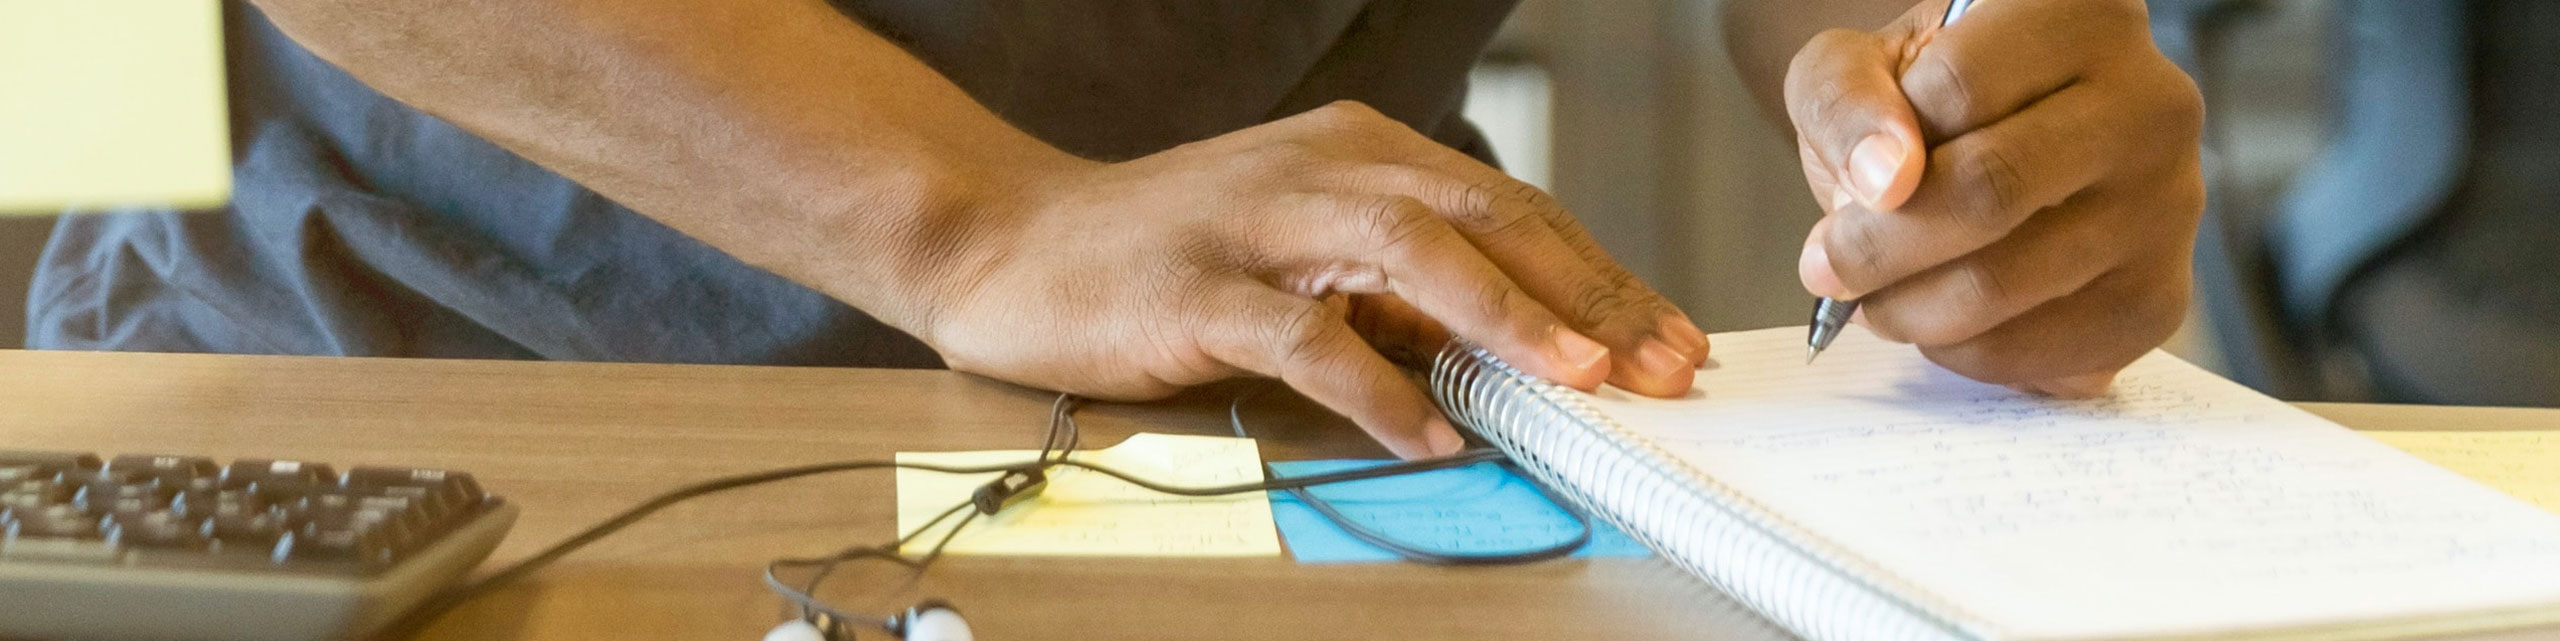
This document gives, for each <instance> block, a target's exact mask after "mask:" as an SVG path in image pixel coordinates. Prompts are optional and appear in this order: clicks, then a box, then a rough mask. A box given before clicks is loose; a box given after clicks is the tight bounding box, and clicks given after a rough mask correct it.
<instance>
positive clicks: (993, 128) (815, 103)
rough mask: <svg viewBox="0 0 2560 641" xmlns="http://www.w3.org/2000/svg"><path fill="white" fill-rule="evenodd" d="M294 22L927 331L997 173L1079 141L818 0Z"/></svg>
mask: <svg viewBox="0 0 2560 641" xmlns="http://www.w3.org/2000/svg"><path fill="white" fill-rule="evenodd" d="M259 5H260V6H261V7H262V8H263V9H264V10H265V11H266V12H267V14H268V16H269V17H270V18H271V19H272V20H274V21H275V22H276V24H277V25H278V26H279V27H281V28H282V29H283V30H284V31H285V32H286V33H287V34H289V35H291V36H292V37H293V38H294V39H295V40H297V41H299V42H300V43H302V44H303V45H304V46H306V47H308V48H310V49H311V50H312V51H314V52H316V53H318V54H319V55H320V56H321V57H323V58H326V59H328V60H330V61H331V62H333V63H336V64H338V65H339V66H342V67H344V68H346V69H347V70H348V71H349V72H351V73H353V74H354V75H355V76H356V77H357V78H359V79H362V80H363V81H365V82H366V83H367V84H369V85H371V86H373V87H374V88H376V89H378V90H381V91H382V92H384V93H385V94H388V95H390V96H392V97H394V98H397V99H399V100H401V101H402V102H405V103H408V104H410V105H413V106H416V107H418V108H420V109H422V110H425V111H427V112H429V113H432V114H435V115H436V116H438V117H441V118H444V119H446V120H448V121H451V122H454V123H455V124H457V125H460V126H462V127H463V128H466V129H469V130H471V131H472V132H473V133H475V134H478V135H480V136H482V137H484V138H487V139H489V140H491V141H494V142H496V143H497V144H499V145H501V146H503V147H506V148H507V149H508V150H510V151H513V152H515V153H518V154H521V155H523V156H525V157H527V158H529V159H532V160H533V161H534V162H537V163H540V164H541V165H543V166H544V167H547V168H549V169H551V170H553V171H556V172H559V173H560V174H562V175H563V176H566V177H568V178H570V179H572V180H575V181H577V182H578V183H579V184H582V185H585V186H587V187H588V188H591V189H594V190H596V191H597V192H599V193H602V194H604V195H605V196H607V197H610V198H612V199H614V200H615V201H616V202H619V203H622V204H623V205H625V206H628V207H631V208H632V209H634V210H636V211H639V212H640V213H642V214H644V215H647V216H650V217H652V218H655V219H657V220H659V221H661V222H664V223H666V224H667V225H668V226H670V227H673V228H675V229H677V230H679V231H682V232H684V233H686V234H688V235H691V236H693V237H695V238H697V239H700V240H702V241H704V242H706V243H709V244H710V245H712V246H714V247H718V248H720V249H722V250H723V251H727V252H729V253H731V254H732V255H735V256H737V257H739V258H740V259H742V260H745V261H747V262H748V263H750V264H754V265H757V266H759V267H762V268H765V269H768V270H772V271H774V272H776V273H778V274H781V275H782V276H784V277H787V278H791V279H793V280H795V281H798V282H801V283H803V284H806V285H809V286H811V287H813V288H816V289H818V290H820V291H823V292H826V293H828V294H830V295H833V296H836V297H838V298H840V299H844V300H846V301H847V302H848V303H852V304H854V305H856V306H860V307H863V308H864V309H865V310H866V311H870V312H872V313H874V314H875V315H879V316H881V317H883V319H884V320H887V321H888V322H890V323H892V324H896V325H899V326H901V327H902V328H905V329H908V330H909V331H916V330H917V329H918V327H917V325H918V324H920V323H924V322H927V321H928V320H929V318H927V316H929V315H930V312H929V311H927V310H928V309H930V307H931V306H930V305H923V304H918V301H916V300H915V299H917V298H920V297H929V296H931V295H932V294H933V293H935V292H947V291H949V290H951V289H952V288H951V287H949V286H948V285H950V283H949V282H948V281H951V280H953V279H965V278H966V277H967V276H966V274H965V271H966V270H955V269H952V266H951V265H950V264H948V263H949V262H950V261H951V260H953V259H954V258H956V256H955V255H954V253H955V252H954V251H952V250H953V248H955V247H958V246H961V245H965V244H969V242H970V239H969V238H967V237H966V236H968V235H969V234H971V233H974V232H972V231H970V230H972V229H980V228H983V227H984V226H982V225H975V224H973V223H972V220H973V219H976V218H980V217H983V216H986V215H988V214H989V212H992V211H997V210H1000V209H1001V208H1002V205H1001V204H1000V203H998V202H993V201H991V200H990V199H991V198H992V196H990V195H991V194H1005V193H1009V192H1011V191H1015V190H1013V189H1010V188H1009V185H1010V184H1011V181H1014V180H1017V179H1018V177H1019V176H1022V175H1027V174H1030V173H1034V172H1032V171H1030V170H1032V169H1034V168H1039V167H1049V166H1065V165H1070V164H1074V163H1080V162H1082V161H1079V160H1077V159H1074V158H1072V157H1070V156H1067V155H1066V154H1064V153H1061V152H1058V151H1056V150H1055V149H1052V148H1050V147H1048V146H1047V145H1045V144H1042V143H1041V142H1039V141H1038V140H1035V139H1033V138H1031V137H1030V136H1028V135H1026V134H1023V133H1021V132H1020V131H1018V130H1016V129H1014V128H1012V127H1011V126H1009V125H1006V124H1005V123H1004V122H1003V121H1002V120H1001V119H999V118H997V117H996V116H995V115H994V114H992V113H990V112H988V111H987V110H986V109H985V108H983V107H981V106H979V105H978V104H977V103H976V102H974V101H973V100H971V99H970V98H969V97H968V96H967V95H966V94H964V93H963V92H962V91H961V90H960V89H959V88H958V87H956V86H954V85H953V84H951V83H950V82H949V81H948V80H946V79H944V78H942V77H941V76H940V75H938V74H936V73H935V72H934V71H933V70H931V69H930V68H928V67H926V66H925V65H924V64H922V63H920V62H919V61H917V60H916V59H915V58H913V57H912V56H910V55H908V54H907V53H906V52H904V51H902V50H900V49H899V48H898V47H896V46H895V45H893V44H891V43H889V42H887V41H886V40H883V39H881V38H879V37H878V36H876V35H874V34H871V33H869V32H868V31H866V30H864V29H863V28H862V27H861V26H860V25H858V24H856V23H854V22H853V21H852V20H849V19H847V18H845V17H844V16H842V15H840V14H838V13H836V12H835V10H834V9H832V8H831V7H829V6H828V5H827V4H826V3H824V2H822V1H821V0H724V1H720V2H698V1H694V0H261V1H260V2H259Z"/></svg>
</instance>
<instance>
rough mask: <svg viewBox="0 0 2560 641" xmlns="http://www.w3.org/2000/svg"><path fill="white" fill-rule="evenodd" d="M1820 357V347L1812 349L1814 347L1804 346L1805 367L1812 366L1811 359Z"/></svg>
mask: <svg viewBox="0 0 2560 641" xmlns="http://www.w3.org/2000/svg"><path fill="white" fill-rule="evenodd" d="M1821 355H1822V348H1820V347H1814V346H1812V345H1806V346H1804V364H1806V365H1812V364H1813V357H1815V356H1821Z"/></svg>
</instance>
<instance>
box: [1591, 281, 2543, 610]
mask: <svg viewBox="0 0 2560 641" xmlns="http://www.w3.org/2000/svg"><path fill="white" fill-rule="evenodd" d="M1762 334H1763V333H1756V332H1755V333H1750V334H1743V335H1739V336H1736V335H1719V336H1718V337H1716V338H1715V339H1714V340H1715V345H1716V357H1715V359H1716V362H1715V364H1714V365H1713V366H1711V367H1710V368H1707V369H1703V370H1701V371H1700V372H1699V378H1698V383H1697V386H1698V388H1699V390H1698V391H1697V392H1694V393H1693V394H1692V396H1691V397H1690V398H1687V399H1678V400H1652V399H1642V398H1636V397H1633V396H1630V395H1626V394H1623V393H1619V392H1615V391H1609V390H1604V391H1603V392H1602V393H1600V394H1597V395H1594V396H1592V397H1591V398H1590V399H1589V402H1591V403H1592V404H1594V405H1595V407H1596V408H1597V409H1599V410H1601V412H1602V413H1604V414H1607V415H1609V416H1611V417H1613V418H1615V419H1617V421H1618V422H1619V423H1620V424H1621V425H1622V426H1623V427H1625V428H1626V429H1628V430H1631V431H1634V432H1636V433H1638V434H1640V435H1642V436H1643V437H1645V438H1646V439H1648V440H1651V441H1652V442H1654V443H1656V444H1657V445H1659V446H1660V447H1662V448H1663V449H1664V450H1666V451H1668V452H1670V453H1671V454H1673V455H1674V456H1677V457H1679V458H1680V459H1682V460H1683V462H1685V463H1687V464H1688V465H1689V466H1691V467H1692V468H1693V469H1696V470H1699V471H1700V472H1701V473H1704V474H1706V475H1707V476H1709V477H1710V478H1712V479H1713V480H1714V481H1715V482H1718V483H1722V484H1725V485H1727V486H1729V487H1731V488H1732V489H1733V490H1735V491H1736V493H1738V494H1739V495H1741V496H1744V497H1748V498H1749V499H1750V500H1752V501H1754V502H1756V503H1759V504H1760V505H1763V506H1764V507H1766V508H1767V509H1769V510H1770V511H1772V512H1774V513H1776V514H1778V515H1779V516H1780V517H1781V518H1784V519H1786V520H1787V521H1789V522H1792V523H1794V524H1796V525H1797V526H1800V527H1803V528H1805V529H1806V530H1809V531H1811V532H1813V533H1816V535H1817V536H1819V537H1821V538H1823V539H1826V540H1829V541H1832V542H1834V543H1836V544H1838V545H1840V546H1841V547H1842V548H1844V549H1850V550H1857V551H1858V554H1860V555H1861V556H1864V557H1870V558H1872V559H1873V560H1874V561H1875V562H1877V563H1878V564H1879V565H1881V566H1883V567H1884V568H1886V569H1887V570H1888V571H1890V572H1893V573H1895V574H1897V575H1903V576H1908V577H1912V578H1914V579H1915V580H1920V581H1923V582H1926V583H1930V584H1933V585H1939V586H1946V587H1947V589H1949V590H1951V591H1953V592H1957V593H1969V594H1971V595H1972V596H1974V597H1975V599H1973V600H1972V602H1976V603H1982V604H1991V605H1988V606H1985V607H1992V608H1997V609H2002V610H2007V611H2011V612H2013V613H2014V614H2015V615H2016V616H2017V617H2019V618H2021V619H2032V620H2039V621H2048V622H2051V623H2053V625H2054V626H2055V627H2056V628H2057V629H2066V628H2067V629H2084V628H2086V627H2087V626H2088V625H2089V624H2091V623H2092V622H2096V621H2100V620H2110V619H2112V620H2115V621H2117V622H2118V623H2121V624H2122V625H2123V626H2126V627H2125V628H2124V629H2126V630H2134V629H2150V628H2147V627H2146V626H2165V625H2171V624H2174V623H2176V622H2178V621H2181V620H2199V621H2200V620H2205V619H2210V618H2211V617H2212V616H2213V615H2215V614H2217V613H2218V614H2220V615H2222V616H2225V617H2228V618H2231V619H2232V620H2242V619H2252V618H2255V619H2267V618H2271V617H2284V616H2297V615H2298V616H2302V617H2311V618H2316V616H2319V615H2323V614H2324V613H2325V614H2328V615H2335V614H2339V613H2336V612H2326V611H2327V610H2335V609H2337V608H2339V607H2340V606H2339V605H2337V604H2338V603H2345V602H2349V601H2332V602H2326V603H2324V602H2322V601H2320V597H2321V595H2323V594H2329V595H2332V596H2334V597H2336V598H2337V599H2351V598H2352V599H2354V600H2363V601H2370V600H2372V599H2377V598H2380V599H2383V603H2384V604H2387V605H2388V606H2390V607H2417V605H2416V604H2418V603H2420V602H2421V601H2423V600H2426V599H2435V598H2445V599H2452V598H2454V597H2455V595H2458V594H2469V595H2475V596H2476V595H2489V594H2496V593H2497V590H2498V589H2499V586H2497V585H2496V584H2499V583H2501V582H2505V581H2509V580H2511V577H2510V576H2509V575H2511V574H2513V573H2514V572H2515V570H2513V569H2511V568H2523V567H2533V568H2541V569H2548V570H2555V571H2560V519H2555V518H2552V516H2551V515H2549V514H2541V513H2536V512H2535V511H2534V510H2531V509H2527V508H2524V507H2522V506H2519V505H2516V504H2515V502H2514V501H2512V500H2509V499H2505V498H2504V497H2500V496H2498V495H2496V494H2495V493H2493V492H2490V491H2488V490H2486V489H2484V488H2480V487H2478V486H2476V485H2473V484H2471V483H2469V482H2467V481H2465V480H2463V479H2461V478H2460V477H2457V476H2454V475H2452V474H2450V473H2446V472H2444V471H2443V470H2440V469H2435V468H2433V467H2430V466H2426V465H2424V464H2422V463H2420V462H2418V461H2415V460H2411V459H2409V458H2408V457H2407V456H2405V455H2402V454H2400V453H2398V452H2395V451H2393V450H2391V449H2389V448H2387V447H2383V446H2380V445H2379V444H2376V443H2373V442H2372V441H2369V440H2366V439H2363V438H2360V437H2357V436H2355V435H2354V434H2353V433H2351V432H2348V431H2347V430H2344V429H2342V428H2339V427H2337V426H2335V425H2332V424H2328V423H2326V422H2325V421H2321V420H2320V419H2318V418H2316V417H2312V416H2310V415H2307V414H2304V413H2302V412H2300V411H2298V410H2295V409H2293V408H2291V407H2289V406H2286V405H2284V404H2283V403H2281V402H2278V401H2275V400H2273V399H2269V398H2266V397H2263V396H2259V395H2256V394H2255V393H2253V392H2250V391H2248V390H2247V389H2246V388H2242V387H2240V386H2238V385H2236V384H2232V383H2230V382H2228V381H2224V380H2221V379H2218V378H2214V377H2212V376H2211V375H2209V374H2206V373H2204V372H2202V371H2201V370H2197V369H2195V368H2194V367H2193V366H2192V365H2187V364H2185V363H2183V362H2180V361H2177V360H2175V359H2174V358H2170V357H2168V356H2166V355H2162V354H2156V353H2155V354H2153V355H2152V356H2150V357H2146V358H2145V359H2143V360H2142V361H2140V362H2137V363H2136V364H2135V365H2134V366H2132V367H2131V368H2129V369H2127V370H2126V372H2125V373H2124V374H2123V375H2122V376H2121V377H2120V378H2119V379H2118V382H2117V385H2116V388H2115V389H2114V391H2113V392H2112V393H2111V395H2110V396H2109V397H2107V398H2105V399H2103V400H2093V401H2057V400H2051V399H2043V398H2036V397H2031V396H2027V395H2023V394H2020V393H2017V392H2014V391H2011V390H2008V389H2007V388H2004V387H2000V386H1994V385H1985V384H1981V383H1977V382H1974V381H1970V380H1966V379H1964V378H1963V377H1960V376H1956V375H1954V374H1952V373H1949V372H1947V371H1945V370H1943V369H1939V368H1936V367H1935V366H1933V365H1931V364H1929V363H1928V362H1927V361H1926V360H1924V359H1923V358H1922V357H1921V356H1920V354H1919V353H1918V352H1917V350H1913V349H1911V348H1910V347H1907V346H1902V345H1894V344H1890V343H1886V342H1884V341H1881V340H1877V339H1875V338H1874V337H1873V336H1872V335H1867V334H1864V333H1862V332H1853V333H1852V334H1851V335H1849V336H1844V337H1843V338H1842V341H1841V342H1840V343H1836V344H1834V345H1833V346H1832V348H1831V350H1830V351H1829V352H1827V353H1825V355H1824V356H1823V360H1822V361H1821V362H1819V363H1817V364H1815V365H1812V366H1806V365H1803V364H1802V358H1803V346H1802V335H1801V332H1793V333H1792V336H1790V335H1788V334H1787V333H1767V334H1766V335H1762ZM2445 577H2460V578H2461V579H2462V580H2461V581H2454V582H2446V583H2442V584H2439V583H2436V582H2431V580H2442V579H2444V578H2445ZM2513 580H2519V581H2520V580H2523V579H2513ZM2554 583H2555V585H2560V582H2554ZM2507 587H2513V586H2512V585H2509V586H2507ZM2357 590H2362V591H2363V592H2356V591H2357ZM2359 594H2361V595H2362V596H2356V595H2359ZM2137 603H2140V604H2149V606H2151V607H2149V608H2148V609H2146V608H2144V607H2135V606H2134V605H2131V604H2137ZM2368 605H2371V604H2370V603H2368ZM2374 607H2381V606H2378V605H2377V606H2374Z"/></svg>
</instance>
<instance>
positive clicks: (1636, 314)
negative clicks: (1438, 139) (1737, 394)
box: [1357, 152, 1707, 396]
mask: <svg viewBox="0 0 2560 641" xmlns="http://www.w3.org/2000/svg"><path fill="white" fill-rule="evenodd" d="M1451 153H1454V152H1451ZM1461 160H1464V161H1465V162H1467V163H1473V162H1474V161H1473V160H1471V159H1463V157H1462V158H1461ZM1477 167H1478V168H1481V169H1482V171H1481V172H1473V171H1469V172H1467V173H1474V174H1476V175H1474V176H1464V175H1460V174H1457V172H1451V171H1441V170H1435V169H1428V168H1423V167H1416V166H1411V165H1396V164H1389V165H1372V166H1368V167H1365V168H1363V169H1362V170H1360V171H1359V172H1357V173H1359V174H1361V175H1362V182H1363V183H1365V184H1366V187H1368V188H1370V189H1376V190H1380V191H1389V192H1393V193H1404V194H1411V195H1414V196H1415V197H1416V198H1418V199H1419V200H1421V201H1422V202H1423V203H1425V205H1426V206H1429V207H1431V208H1432V209H1433V210H1434V211H1436V212H1438V213H1439V214H1440V215H1441V216H1442V217H1443V218H1444V219H1446V220H1448V221H1449V222H1450V224H1451V225H1452V226H1453V227H1455V228H1457V229H1458V230H1459V233H1460V234H1461V235H1463V236H1465V237H1466V238H1467V240H1468V241H1469V242H1470V243H1472V244H1474V245H1475V246H1476V247H1477V248H1478V249H1480V250H1482V251H1483V253H1484V255H1485V256H1486V257H1488V258H1490V259H1491V260H1492V261H1493V262H1494V263H1495V264H1496V266H1497V267H1498V268H1500V269H1501V270H1502V271H1503V272H1505V273H1506V274H1509V275H1511V276H1512V279H1513V281H1514V282H1516V283H1518V284H1519V286H1520V288H1521V290H1522V291H1524V292H1526V293H1527V294H1528V295H1529V296H1530V297H1531V298H1533V299H1535V300H1537V301H1538V302H1539V303H1540V304H1542V305H1544V306H1545V307H1547V308H1548V309H1550V310H1552V311H1554V312H1556V313H1557V314H1558V315H1559V316H1561V317H1562V318H1564V319H1565V321H1566V322H1567V323H1569V324H1570V325H1571V326H1572V327H1574V328H1575V329H1577V330H1580V331H1582V332H1584V333H1586V334H1588V335H1589V336H1591V337H1592V338H1594V339H1597V340H1599V341H1600V342H1601V343H1602V344H1603V345H1606V346H1608V347H1609V348H1610V350H1611V351H1610V353H1611V354H1612V358H1611V362H1610V367H1609V370H1608V382H1610V383H1612V384H1615V385H1618V386H1620V387H1623V388H1626V389H1628V390H1630V391H1634V392H1637V393H1640V394H1649V395H1654V396H1674V395H1678V394H1682V393H1686V392H1687V391H1688V390H1689V384H1690V382H1691V380H1692V379H1693V378H1694V377H1695V375H1696V367H1697V365H1698V363H1700V362H1702V361H1704V360H1705V358H1706V351H1707V343H1706V334H1705V333H1704V332H1700V331H1698V329H1697V327H1696V326H1695V325H1692V324H1690V323H1689V321H1688V318H1687V317H1686V316H1685V315H1683V314H1681V313H1680V312H1679V310H1678V309H1677V308H1675V307H1673V306H1672V305H1671V304H1670V303H1669V301H1667V300H1664V299H1663V298H1662V296H1661V294H1659V293H1656V292H1654V291H1653V290H1652V289H1650V288H1647V287H1644V286H1643V284H1642V283H1641V282H1638V281H1637V280H1636V279H1635V278H1634V277H1633V276H1632V275H1629V274H1627V273H1626V272H1625V271H1624V269H1623V268H1621V267H1619V266H1618V265H1617V262H1616V261H1614V260H1610V259H1609V258H1608V256H1607V255H1606V254H1605V253H1601V252H1598V251H1597V246H1596V245H1588V244H1587V243H1588V242H1589V237H1588V236H1587V235H1585V236H1582V237H1581V239H1582V240H1583V242H1584V243H1586V245H1583V246H1577V245H1576V244H1575V243H1574V242H1573V241H1572V240H1571V239H1570V238H1571V237H1568V236H1566V235H1565V234H1564V233H1561V232H1560V231H1559V228H1560V227H1562V228H1564V229H1570V230H1572V231H1577V232H1578V231H1580V227H1579V226H1578V225H1574V224H1573V223H1572V221H1571V218H1570V216H1569V215H1567V214H1565V213H1564V211H1563V209H1562V208H1561V207H1559V206H1557V205H1556V203H1555V200H1554V199H1553V198H1551V197H1549V196H1547V195H1546V194H1545V193H1544V192H1541V191H1539V190H1538V189H1537V188H1536V187H1532V186H1529V185H1527V184H1525V183H1521V182H1518V181H1516V180H1512V179H1511V178H1509V177H1508V176H1503V175H1501V174H1500V173H1499V172H1495V171H1493V170H1492V169H1491V168H1489V167H1482V166H1481V165H1477ZM1459 169H1460V170H1461V171H1465V169H1464V168H1459ZM1469 181H1474V182H1469ZM1559 220H1561V221H1563V223H1562V225H1559V224H1557V222H1556V221H1559ZM1595 255H1596V256H1597V259H1596V260H1595V259H1594V258H1593V256H1595Z"/></svg>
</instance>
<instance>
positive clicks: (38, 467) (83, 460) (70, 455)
mask: <svg viewBox="0 0 2560 641" xmlns="http://www.w3.org/2000/svg"><path fill="white" fill-rule="evenodd" d="M105 465H106V464H105V463H103V462H100V461H99V460H98V455H96V454H89V453H85V452H36V451H28V450H0V486H5V485H8V484H10V483H14V482H17V481H24V480H29V479H42V478H51V477H55V476H58V475H60V474H62V473H64V472H74V473H86V472H90V471H95V470H97V469H98V468H100V467H103V466H105Z"/></svg>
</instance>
